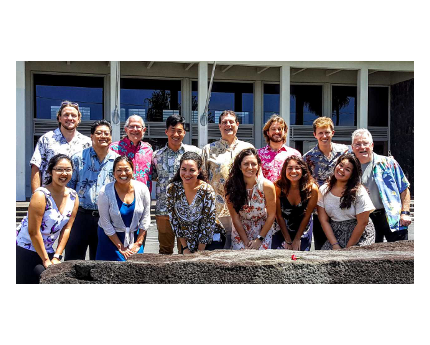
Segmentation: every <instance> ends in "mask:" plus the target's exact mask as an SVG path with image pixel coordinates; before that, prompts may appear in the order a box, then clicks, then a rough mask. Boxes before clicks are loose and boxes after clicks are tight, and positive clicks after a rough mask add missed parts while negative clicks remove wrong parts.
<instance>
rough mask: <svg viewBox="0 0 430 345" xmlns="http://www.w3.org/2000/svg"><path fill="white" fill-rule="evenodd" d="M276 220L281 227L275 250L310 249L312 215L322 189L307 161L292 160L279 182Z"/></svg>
mask: <svg viewBox="0 0 430 345" xmlns="http://www.w3.org/2000/svg"><path fill="white" fill-rule="evenodd" d="M275 188H276V220H277V222H278V224H279V227H280V228H281V231H278V232H277V233H276V234H275V235H274V236H273V239H272V248H285V249H292V250H302V251H304V250H306V251H307V250H310V248H311V243H312V230H311V229H310V228H311V227H310V224H311V221H310V219H311V216H312V212H313V210H314V209H315V206H316V205H317V201H318V186H317V185H316V184H315V181H314V179H313V177H312V175H311V174H310V172H309V169H308V166H307V165H306V163H305V161H304V160H303V159H302V158H300V157H298V156H290V157H288V158H287V159H286V160H285V162H284V165H283V166H282V171H281V176H280V178H279V179H278V180H277V181H276V183H275Z"/></svg>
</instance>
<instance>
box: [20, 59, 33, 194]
mask: <svg viewBox="0 0 430 345" xmlns="http://www.w3.org/2000/svg"><path fill="white" fill-rule="evenodd" d="M32 124H33V122H31V123H29V124H27V125H30V126H31V125H32ZM25 127H26V123H25V61H17V62H16V201H25V181H26V179H25V168H26V163H28V162H26V159H25V147H26V143H25V140H26V136H25V135H22V132H23V129H24V128H25ZM27 140H28V139H27Z"/></svg>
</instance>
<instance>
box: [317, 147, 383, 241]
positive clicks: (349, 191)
mask: <svg viewBox="0 0 430 345" xmlns="http://www.w3.org/2000/svg"><path fill="white" fill-rule="evenodd" d="M360 177H361V166H360V162H359V161H358V159H357V158H356V157H355V156H354V155H353V154H350V153H346V154H343V155H342V156H340V157H339V158H338V160H337V162H336V166H335V168H334V173H333V175H332V176H331V177H330V179H329V180H328V182H327V183H326V184H324V185H322V186H321V188H320V190H319V196H318V203H317V205H318V206H317V209H318V218H319V220H320V222H321V226H322V228H323V230H324V233H325V235H326V236H327V241H326V242H325V243H324V244H323V246H322V247H321V249H341V248H348V247H351V246H355V245H357V246H365V245H369V244H372V243H375V228H374V226H373V223H372V220H371V219H369V214H370V212H372V211H373V210H374V209H375V207H374V206H373V203H372V201H371V200H370V197H369V194H368V192H367V190H366V188H365V187H364V186H363V185H362V184H361V178H360Z"/></svg>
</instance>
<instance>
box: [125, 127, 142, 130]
mask: <svg viewBox="0 0 430 345" xmlns="http://www.w3.org/2000/svg"><path fill="white" fill-rule="evenodd" d="M127 128H130V129H137V130H138V131H140V130H141V129H142V128H143V127H142V126H127Z"/></svg>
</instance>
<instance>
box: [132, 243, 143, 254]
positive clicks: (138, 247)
mask: <svg viewBox="0 0 430 345" xmlns="http://www.w3.org/2000/svg"><path fill="white" fill-rule="evenodd" d="M141 246H142V245H141V244H139V243H137V242H134V243H133V245H132V246H131V248H130V250H131V251H132V252H133V254H136V253H137V252H138V251H139V250H140V247H141Z"/></svg>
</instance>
